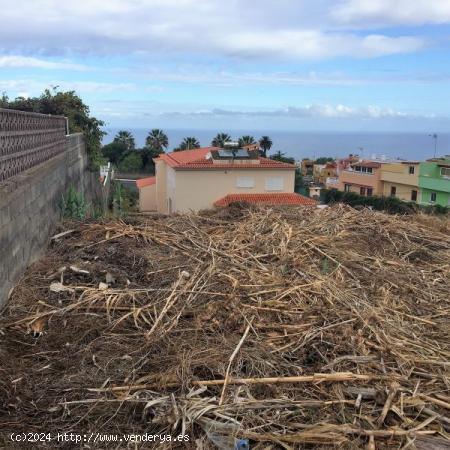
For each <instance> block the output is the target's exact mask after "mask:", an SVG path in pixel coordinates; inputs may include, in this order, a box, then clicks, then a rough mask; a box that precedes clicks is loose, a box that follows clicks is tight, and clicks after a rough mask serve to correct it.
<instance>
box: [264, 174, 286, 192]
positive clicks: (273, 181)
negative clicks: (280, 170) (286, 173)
mask: <svg viewBox="0 0 450 450" xmlns="http://www.w3.org/2000/svg"><path fill="white" fill-rule="evenodd" d="M283 181H284V180H283V177H269V178H266V191H282V190H283Z"/></svg>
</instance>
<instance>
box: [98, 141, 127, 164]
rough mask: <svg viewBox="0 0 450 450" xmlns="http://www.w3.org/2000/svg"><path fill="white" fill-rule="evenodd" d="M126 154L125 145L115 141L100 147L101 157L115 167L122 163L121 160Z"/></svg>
mask: <svg viewBox="0 0 450 450" xmlns="http://www.w3.org/2000/svg"><path fill="white" fill-rule="evenodd" d="M127 153H128V149H127V147H126V144H124V143H123V142H120V141H116V140H114V141H113V142H111V143H110V144H106V145H104V146H103V147H102V154H103V156H104V157H105V158H106V159H107V160H108V161H111V162H112V163H113V164H115V165H118V164H119V163H120V161H122V159H123V158H124V157H125V156H126V155H127Z"/></svg>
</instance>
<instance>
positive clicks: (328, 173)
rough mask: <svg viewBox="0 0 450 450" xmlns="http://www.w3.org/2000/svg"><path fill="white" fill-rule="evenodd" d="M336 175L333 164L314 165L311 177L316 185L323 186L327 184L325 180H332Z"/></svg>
mask: <svg viewBox="0 0 450 450" xmlns="http://www.w3.org/2000/svg"><path fill="white" fill-rule="evenodd" d="M336 174H337V171H336V164H335V163H326V164H314V168H313V177H314V181H315V182H316V183H320V184H323V185H324V184H326V182H327V178H334V177H336Z"/></svg>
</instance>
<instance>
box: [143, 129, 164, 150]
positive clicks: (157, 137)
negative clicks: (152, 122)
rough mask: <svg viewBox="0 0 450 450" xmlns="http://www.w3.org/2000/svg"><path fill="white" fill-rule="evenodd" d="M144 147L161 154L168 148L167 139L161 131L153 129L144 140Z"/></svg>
mask: <svg viewBox="0 0 450 450" xmlns="http://www.w3.org/2000/svg"><path fill="white" fill-rule="evenodd" d="M145 146H146V147H147V148H149V149H151V150H152V151H153V152H157V154H160V153H163V152H164V151H165V150H166V149H167V147H168V146H169V138H168V137H167V135H166V133H164V131H163V130H160V129H158V128H154V129H153V130H152V131H150V133H148V136H147V138H146V139H145Z"/></svg>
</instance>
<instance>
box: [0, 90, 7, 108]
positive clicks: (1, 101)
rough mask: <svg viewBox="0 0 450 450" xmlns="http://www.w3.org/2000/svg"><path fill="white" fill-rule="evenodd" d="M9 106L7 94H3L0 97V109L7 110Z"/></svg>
mask: <svg viewBox="0 0 450 450" xmlns="http://www.w3.org/2000/svg"><path fill="white" fill-rule="evenodd" d="M8 105H9V98H8V96H7V95H6V92H2V95H1V97H0V108H7V107H8Z"/></svg>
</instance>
